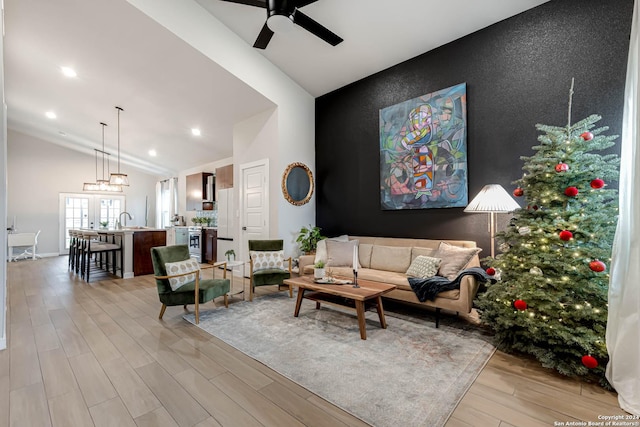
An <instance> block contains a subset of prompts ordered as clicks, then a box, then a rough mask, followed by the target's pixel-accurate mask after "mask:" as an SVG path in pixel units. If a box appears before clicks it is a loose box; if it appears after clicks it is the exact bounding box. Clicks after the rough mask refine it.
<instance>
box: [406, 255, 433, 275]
mask: <svg viewBox="0 0 640 427" xmlns="http://www.w3.org/2000/svg"><path fill="white" fill-rule="evenodd" d="M440 261H442V260H441V259H440V258H433V257H430V256H426V255H418V256H417V257H416V259H414V260H413V262H412V263H411V265H410V266H409V269H408V270H407V273H406V274H407V276H410V277H419V278H420V279H426V278H427V277H433V276H435V275H436V273H437V272H438V267H440Z"/></svg>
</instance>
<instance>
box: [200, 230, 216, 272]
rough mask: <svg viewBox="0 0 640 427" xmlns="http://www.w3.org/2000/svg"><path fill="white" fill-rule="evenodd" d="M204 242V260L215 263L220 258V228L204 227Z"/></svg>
mask: <svg viewBox="0 0 640 427" xmlns="http://www.w3.org/2000/svg"><path fill="white" fill-rule="evenodd" d="M202 232H203V233H204V238H203V239H202V240H203V243H202V246H203V248H202V258H203V259H204V262H208V263H213V262H215V261H216V260H217V258H218V242H217V239H218V230H216V229H215V228H204V229H203V230H202Z"/></svg>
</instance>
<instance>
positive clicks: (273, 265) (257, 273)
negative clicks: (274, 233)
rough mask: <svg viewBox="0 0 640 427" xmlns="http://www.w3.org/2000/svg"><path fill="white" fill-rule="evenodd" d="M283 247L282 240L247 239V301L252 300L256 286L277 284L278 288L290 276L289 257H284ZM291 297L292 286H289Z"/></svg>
mask: <svg viewBox="0 0 640 427" xmlns="http://www.w3.org/2000/svg"><path fill="white" fill-rule="evenodd" d="M283 248H284V242H283V241H282V240H249V256H250V259H249V265H250V275H249V301H253V293H254V292H255V287H256V286H267V285H278V289H279V288H280V286H285V285H284V283H283V281H284V280H285V279H289V278H290V277H291V257H289V258H285V257H284V252H283ZM287 264H288V268H286V266H287ZM292 297H293V288H292V287H291V286H289V298H292Z"/></svg>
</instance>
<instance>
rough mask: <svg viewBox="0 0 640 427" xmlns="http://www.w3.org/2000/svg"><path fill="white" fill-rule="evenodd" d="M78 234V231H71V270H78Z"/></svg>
mask: <svg viewBox="0 0 640 427" xmlns="http://www.w3.org/2000/svg"><path fill="white" fill-rule="evenodd" d="M77 234H78V233H77V232H76V230H73V229H70V230H69V270H75V269H76V252H77V249H78V248H77V245H78V235H77Z"/></svg>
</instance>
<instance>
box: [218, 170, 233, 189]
mask: <svg viewBox="0 0 640 427" xmlns="http://www.w3.org/2000/svg"><path fill="white" fill-rule="evenodd" d="M216 188H217V189H218V190H224V189H225V188H233V165H227V166H223V167H221V168H217V169H216Z"/></svg>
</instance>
